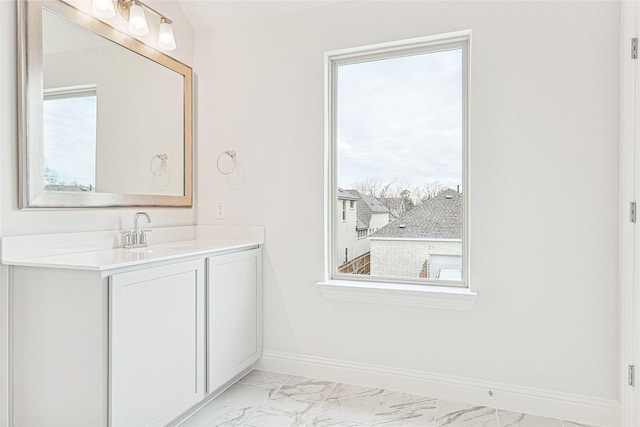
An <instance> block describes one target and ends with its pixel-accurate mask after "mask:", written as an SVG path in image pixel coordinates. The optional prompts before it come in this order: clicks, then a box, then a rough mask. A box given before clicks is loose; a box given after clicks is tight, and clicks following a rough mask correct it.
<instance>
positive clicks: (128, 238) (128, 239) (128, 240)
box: [120, 230, 134, 249]
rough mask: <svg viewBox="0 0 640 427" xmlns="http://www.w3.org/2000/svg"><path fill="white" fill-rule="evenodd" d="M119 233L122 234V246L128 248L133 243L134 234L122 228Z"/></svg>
mask: <svg viewBox="0 0 640 427" xmlns="http://www.w3.org/2000/svg"><path fill="white" fill-rule="evenodd" d="M120 234H123V235H124V247H125V249H128V248H130V247H131V246H133V245H134V241H133V239H134V236H133V232H131V231H126V230H122V231H120Z"/></svg>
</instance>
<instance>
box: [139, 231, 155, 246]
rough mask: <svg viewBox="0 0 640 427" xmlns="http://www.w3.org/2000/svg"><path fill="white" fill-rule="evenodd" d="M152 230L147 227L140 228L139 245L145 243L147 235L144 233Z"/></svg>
mask: <svg viewBox="0 0 640 427" xmlns="http://www.w3.org/2000/svg"><path fill="white" fill-rule="evenodd" d="M152 231H153V230H151V229H149V228H145V229H144V230H140V236H139V237H140V238H139V239H138V240H139V242H138V243H139V244H140V245H146V244H147V235H146V234H145V233H151V232H152Z"/></svg>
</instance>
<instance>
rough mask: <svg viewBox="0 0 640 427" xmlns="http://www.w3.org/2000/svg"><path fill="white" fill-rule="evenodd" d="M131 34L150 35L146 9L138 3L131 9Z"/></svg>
mask: <svg viewBox="0 0 640 427" xmlns="http://www.w3.org/2000/svg"><path fill="white" fill-rule="evenodd" d="M129 32H130V33H131V34H133V35H136V36H144V35H145V34H149V25H148V24H147V18H146V17H145V16H144V9H142V6H140V5H139V4H137V3H134V4H132V5H131V7H130V8H129Z"/></svg>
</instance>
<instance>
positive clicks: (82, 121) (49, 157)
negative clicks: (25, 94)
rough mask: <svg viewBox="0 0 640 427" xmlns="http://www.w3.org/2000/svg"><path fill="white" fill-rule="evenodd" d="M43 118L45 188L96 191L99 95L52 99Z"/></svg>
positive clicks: (46, 100) (47, 103)
mask: <svg viewBox="0 0 640 427" xmlns="http://www.w3.org/2000/svg"><path fill="white" fill-rule="evenodd" d="M43 115H44V162H45V163H44V164H45V174H44V175H45V176H44V179H45V183H44V185H45V189H46V190H51V191H95V187H96V120H97V96H96V95H95V94H90V95H81V96H77V95H75V96H71V97H64V96H62V97H58V96H52V97H50V98H49V99H45V102H44V112H43ZM70 153H73V155H69V154H70Z"/></svg>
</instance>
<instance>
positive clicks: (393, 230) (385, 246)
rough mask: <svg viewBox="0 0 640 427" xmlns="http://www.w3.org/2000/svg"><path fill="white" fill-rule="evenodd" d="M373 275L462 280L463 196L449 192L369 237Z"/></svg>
mask: <svg viewBox="0 0 640 427" xmlns="http://www.w3.org/2000/svg"><path fill="white" fill-rule="evenodd" d="M369 241H370V243H371V246H370V251H371V261H370V262H371V275H374V276H391V277H413V278H441V279H447V280H460V279H461V275H462V194H461V193H459V192H457V191H456V190H452V189H449V190H446V191H444V192H442V193H440V194H438V195H437V196H435V197H434V198H432V199H429V200H426V201H425V202H424V203H422V204H420V205H418V206H417V207H415V208H414V209H412V210H411V211H409V212H407V213H406V214H404V215H402V216H401V217H400V218H398V219H397V220H395V221H393V222H391V223H389V224H388V225H387V226H385V227H382V228H381V229H380V230H378V231H377V232H375V233H374V234H373V235H371V236H369Z"/></svg>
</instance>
